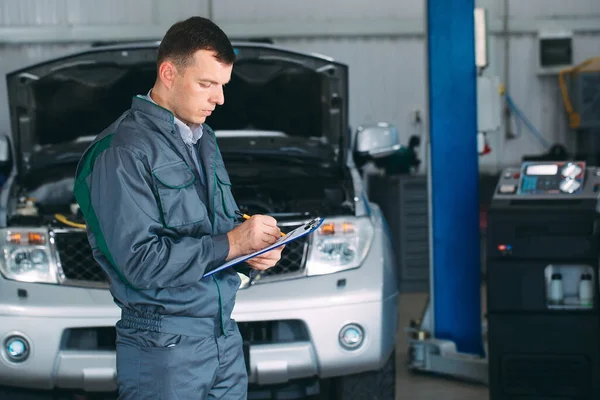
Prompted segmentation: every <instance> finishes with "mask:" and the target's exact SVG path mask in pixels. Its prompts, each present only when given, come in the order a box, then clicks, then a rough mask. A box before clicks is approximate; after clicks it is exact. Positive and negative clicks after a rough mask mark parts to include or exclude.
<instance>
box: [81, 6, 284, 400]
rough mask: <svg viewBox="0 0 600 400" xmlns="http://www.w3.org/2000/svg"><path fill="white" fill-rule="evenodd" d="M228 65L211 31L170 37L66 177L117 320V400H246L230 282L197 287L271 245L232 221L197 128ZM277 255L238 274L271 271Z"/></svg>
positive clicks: (197, 22) (219, 174)
mask: <svg viewBox="0 0 600 400" xmlns="http://www.w3.org/2000/svg"><path fill="white" fill-rule="evenodd" d="M234 60H235V54H234V50H233V48H232V46H231V43H230V42H229V39H228V38H227V36H226V35H225V33H223V31H222V30H221V29H220V28H219V27H217V26H216V25H215V24H214V23H212V22H211V21H209V20H207V19H204V18H200V17H192V18H190V19H187V20H185V21H182V22H179V23H176V24H175V25H173V26H172V27H171V28H170V29H169V30H168V32H167V33H166V35H165V37H164V38H163V40H162V42H161V44H160V47H159V50H158V60H157V66H158V71H157V79H156V83H155V85H154V87H153V88H152V89H151V90H150V91H149V92H148V93H147V94H142V95H138V96H136V97H134V98H133V100H132V105H131V108H130V109H129V110H128V111H126V112H125V113H124V114H123V115H122V116H121V117H120V118H119V119H118V120H117V121H115V122H114V123H113V124H112V125H110V126H109V127H108V128H107V129H106V130H104V131H103V132H102V133H100V134H99V135H98V137H97V138H96V139H95V140H94V142H93V143H92V144H91V145H90V147H89V148H88V149H87V150H86V152H85V153H84V155H83V157H82V159H81V161H80V163H79V165H78V167H77V179H76V183H75V188H74V190H75V196H76V198H77V201H78V203H79V204H80V207H81V210H82V212H83V215H84V217H85V219H86V223H87V226H88V238H89V241H90V244H91V245H92V249H93V250H94V257H95V259H96V260H97V261H98V263H99V264H100V265H101V266H102V268H103V269H104V271H106V273H107V274H108V276H109V278H110V290H111V293H112V295H113V297H114V299H115V302H116V303H117V304H118V305H119V306H120V307H121V309H122V315H121V319H120V321H118V322H117V380H118V388H119V399H191V398H194V399H206V398H209V399H245V398H246V397H247V381H248V378H247V373H246V369H245V363H244V357H243V351H242V338H241V336H240V333H239V330H238V327H237V325H236V323H235V322H234V321H232V320H231V318H230V316H231V312H232V309H233V306H234V303H235V296H236V293H237V290H238V287H239V284H240V278H239V276H238V275H237V270H235V269H233V268H229V269H226V270H223V271H221V272H218V273H215V274H213V275H211V276H209V277H207V278H202V276H203V274H205V273H206V272H209V271H211V270H212V269H214V268H216V267H218V266H219V265H220V264H222V263H223V262H225V261H226V260H230V259H232V258H235V257H237V256H240V255H244V254H249V253H252V252H254V251H256V250H260V249H262V248H264V247H266V246H268V245H269V244H272V243H273V242H275V241H276V240H277V239H278V238H279V237H280V230H279V228H278V227H277V225H276V221H275V219H273V218H271V217H269V216H262V215H259V216H253V217H252V218H250V219H249V220H247V221H244V222H243V223H241V224H240V223H238V222H237V221H236V217H235V211H236V210H237V205H236V202H235V199H234V198H233V196H232V193H231V184H230V180H229V176H228V174H227V171H226V170H225V166H224V164H223V160H222V157H221V154H220V152H219V149H218V146H217V142H216V139H215V134H214V132H213V131H212V130H211V129H210V128H209V127H208V126H207V125H206V124H204V121H205V120H206V117H208V116H209V115H210V114H211V111H213V110H214V109H215V107H217V106H218V105H221V104H223V102H224V98H223V85H225V84H226V83H227V82H228V81H229V80H230V77H231V71H232V67H233V62H234ZM281 250H282V248H281V247H280V248H278V249H276V250H273V251H271V252H268V253H265V254H264V255H262V256H260V257H256V258H253V259H251V260H249V261H248V263H247V265H245V267H246V269H247V270H249V268H247V267H248V266H249V267H251V268H253V269H256V270H265V269H268V268H270V267H272V266H273V265H275V264H276V262H277V261H278V260H279V259H280V257H281ZM238 270H239V268H238ZM240 272H242V271H241V270H240ZM244 272H245V273H246V274H247V273H248V271H244Z"/></svg>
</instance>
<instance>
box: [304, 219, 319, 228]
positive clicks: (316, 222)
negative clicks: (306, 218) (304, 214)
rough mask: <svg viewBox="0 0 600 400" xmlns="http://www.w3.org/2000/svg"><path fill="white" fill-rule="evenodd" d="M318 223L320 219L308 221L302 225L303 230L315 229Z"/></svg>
mask: <svg viewBox="0 0 600 400" xmlns="http://www.w3.org/2000/svg"><path fill="white" fill-rule="evenodd" d="M319 222H321V218H319V217H317V218H315V219H313V220H312V221H310V222H308V223H307V224H306V225H304V230H305V231H307V230H309V229H315V227H316V226H317V225H319Z"/></svg>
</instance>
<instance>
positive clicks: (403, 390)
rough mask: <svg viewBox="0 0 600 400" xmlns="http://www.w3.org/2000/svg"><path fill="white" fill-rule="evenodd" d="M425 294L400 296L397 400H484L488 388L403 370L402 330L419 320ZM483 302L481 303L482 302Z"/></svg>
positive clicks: (405, 357)
mask: <svg viewBox="0 0 600 400" xmlns="http://www.w3.org/2000/svg"><path fill="white" fill-rule="evenodd" d="M426 300H427V295H426V294H425V293H409V294H402V295H401V296H400V328H401V330H400V332H398V339H397V341H396V343H397V345H396V346H397V352H398V359H397V360H396V371H397V372H396V374H397V375H396V376H397V378H396V399H397V400H409V399H410V400H430V399H431V400H433V399H444V400H487V399H488V398H489V395H488V389H487V387H485V386H483V385H478V384H470V383H464V382H459V381H456V380H451V379H445V378H440V377H432V376H429V375H423V374H415V373H412V372H410V371H409V370H408V369H407V368H406V361H407V355H406V349H407V343H406V340H405V337H404V331H403V330H402V329H404V327H406V326H408V324H409V322H410V320H411V319H419V318H420V317H421V312H422V310H423V308H424V307H425V302H426ZM482 303H483V302H482Z"/></svg>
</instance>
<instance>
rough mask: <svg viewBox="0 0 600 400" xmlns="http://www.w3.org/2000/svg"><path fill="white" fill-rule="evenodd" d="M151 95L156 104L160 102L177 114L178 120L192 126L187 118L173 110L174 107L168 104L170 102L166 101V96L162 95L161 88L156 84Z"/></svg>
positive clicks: (162, 105)
mask: <svg viewBox="0 0 600 400" xmlns="http://www.w3.org/2000/svg"><path fill="white" fill-rule="evenodd" d="M149 96H150V98H151V99H152V101H154V102H155V103H156V104H158V105H159V106H161V107H162V108H164V109H167V110H169V111H170V112H171V113H172V114H173V115H174V116H175V118H177V119H178V120H180V121H181V122H183V123H184V124H186V125H187V126H189V127H192V124H190V123H189V122H188V121H186V120H185V119H182V118H181V117H180V116H179V115H177V114H176V113H175V111H173V109H172V107H170V106H169V105H168V103H167V102H166V101H165V99H164V97H163V96H162V95H161V92H160V89H157V88H156V86H154V87H153V88H152V89H151V90H150V93H149Z"/></svg>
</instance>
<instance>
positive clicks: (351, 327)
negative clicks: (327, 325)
mask: <svg viewBox="0 0 600 400" xmlns="http://www.w3.org/2000/svg"><path fill="white" fill-rule="evenodd" d="M364 338H365V333H364V331H363V328H362V327H361V326H360V325H357V324H348V325H346V326H344V327H343V328H342V330H341V331H340V344H341V345H342V347H344V348H345V349H349V350H354V349H357V348H358V347H360V345H361V344H362V342H363V340H364Z"/></svg>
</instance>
